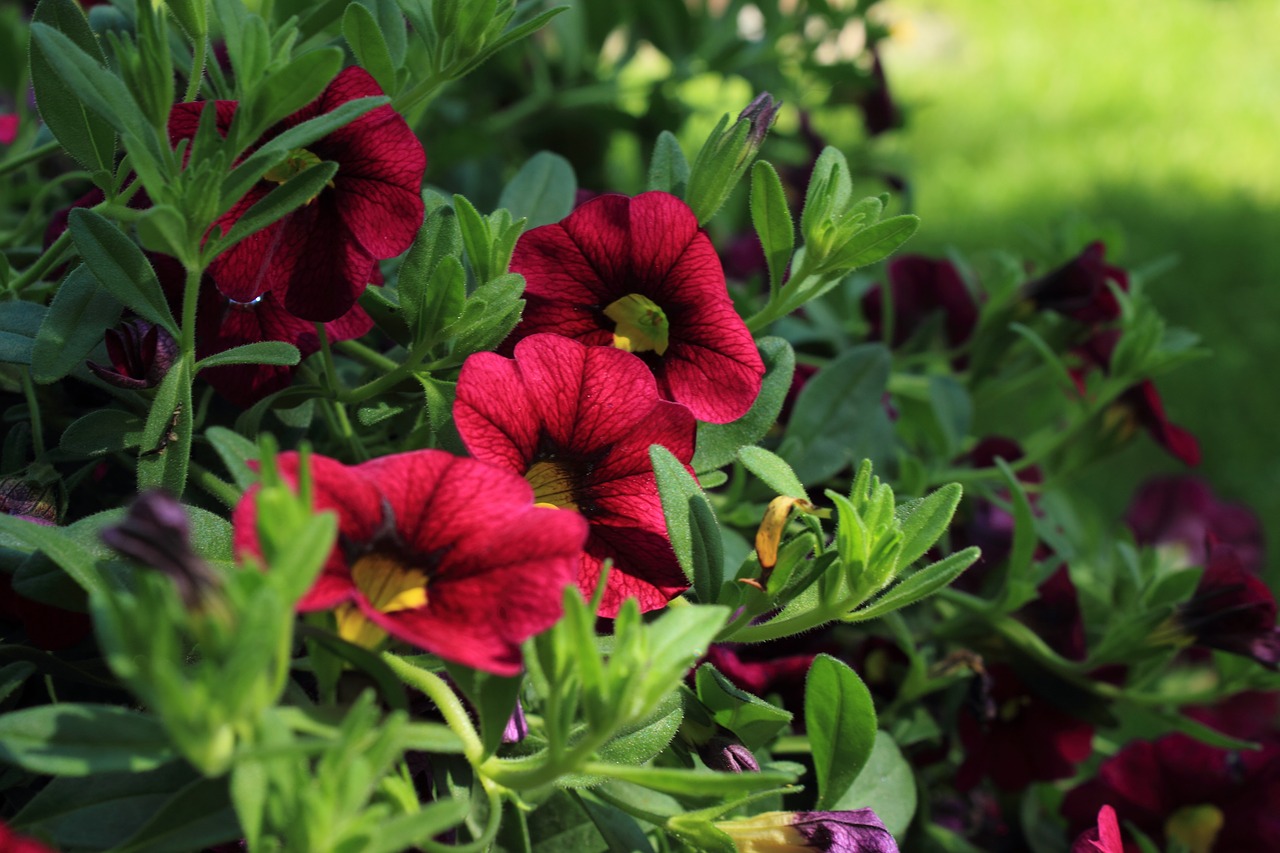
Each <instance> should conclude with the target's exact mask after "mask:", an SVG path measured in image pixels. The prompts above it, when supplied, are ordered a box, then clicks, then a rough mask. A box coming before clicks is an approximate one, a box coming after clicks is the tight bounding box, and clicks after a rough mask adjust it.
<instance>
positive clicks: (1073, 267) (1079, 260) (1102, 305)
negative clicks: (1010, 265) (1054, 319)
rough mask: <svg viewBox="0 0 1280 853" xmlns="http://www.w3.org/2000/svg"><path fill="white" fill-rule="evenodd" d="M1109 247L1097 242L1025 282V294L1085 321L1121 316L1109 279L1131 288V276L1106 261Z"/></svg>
mask: <svg viewBox="0 0 1280 853" xmlns="http://www.w3.org/2000/svg"><path fill="white" fill-rule="evenodd" d="M1106 254H1107V247H1106V246H1104V245H1103V244H1102V243H1101V242H1100V241H1096V240H1095V241H1094V242H1092V243H1090V244H1089V245H1088V246H1085V247H1084V250H1083V251H1081V252H1080V254H1079V255H1076V256H1075V257H1074V258H1072V259H1071V260H1069V261H1067V262H1066V263H1065V264H1063V265H1062V266H1060V267H1058V268H1056V269H1054V270H1051V271H1050V272H1048V273H1046V274H1045V275H1044V276H1042V277H1040V278H1038V279H1036V280H1035V281H1031V282H1028V283H1027V284H1025V285H1023V293H1024V294H1025V295H1026V297H1027V298H1028V299H1030V300H1031V301H1032V302H1033V303H1034V304H1035V306H1036V307H1037V308H1039V309H1040V310H1042V311H1056V312H1057V313H1059V314H1062V315H1064V316H1067V317H1071V318H1072V319H1074V320H1077V321H1078V322H1081V323H1086V324H1090V325H1091V324H1094V323H1105V322H1110V321H1111V320H1115V319H1116V318H1117V317H1119V316H1120V303H1119V301H1118V300H1117V299H1116V296H1115V294H1114V293H1113V292H1112V291H1111V287H1110V286H1109V285H1108V284H1107V283H1108V282H1112V283H1114V284H1115V285H1116V286H1117V287H1119V288H1120V289H1121V290H1124V291H1128V289H1129V275H1128V273H1126V272H1125V271H1124V270H1122V269H1121V268H1120V267H1116V266H1112V265H1111V264H1108V263H1107V262H1106V260H1105V259H1106Z"/></svg>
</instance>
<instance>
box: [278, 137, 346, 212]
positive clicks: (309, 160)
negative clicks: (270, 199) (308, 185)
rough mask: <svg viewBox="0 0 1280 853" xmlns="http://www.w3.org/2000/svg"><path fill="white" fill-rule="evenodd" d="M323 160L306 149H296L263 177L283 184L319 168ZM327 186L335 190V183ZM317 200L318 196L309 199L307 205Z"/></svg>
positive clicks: (329, 183)
mask: <svg viewBox="0 0 1280 853" xmlns="http://www.w3.org/2000/svg"><path fill="white" fill-rule="evenodd" d="M320 162H321V160H320V158H319V157H317V156H316V155H315V154H312V153H311V152H310V151H308V150H307V149H305V148H295V149H293V150H292V151H290V152H289V153H288V154H287V155H286V156H285V158H284V159H283V160H281V161H280V162H279V163H277V164H276V165H274V166H272V167H271V168H270V169H268V170H267V173H266V174H265V175H263V176H262V177H263V178H264V179H265V180H268V181H272V182H273V183H277V184H283V183H285V182H286V181H288V180H289V179H290V178H293V177H295V176H297V175H300V174H302V173H303V172H305V171H306V170H307V169H310V168H311V167H312V166H318V165H319V164H320ZM326 186H328V187H329V188H330V189H332V188H333V181H328V182H327V184H326ZM316 195H319V193H316ZM315 200H316V196H312V197H311V198H309V199H307V204H311V202H313V201H315Z"/></svg>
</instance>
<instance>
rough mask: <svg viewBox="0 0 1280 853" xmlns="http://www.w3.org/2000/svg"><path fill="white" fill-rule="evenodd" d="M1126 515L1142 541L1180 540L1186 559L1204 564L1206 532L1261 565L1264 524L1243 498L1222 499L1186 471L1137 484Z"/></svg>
mask: <svg viewBox="0 0 1280 853" xmlns="http://www.w3.org/2000/svg"><path fill="white" fill-rule="evenodd" d="M1125 521H1126V522H1127V523H1128V524H1129V528H1130V529H1131V530H1132V531H1133V536H1134V538H1135V539H1136V540H1137V541H1138V544H1140V545H1151V546H1176V547H1179V548H1181V549H1183V550H1184V551H1185V553H1186V564H1187V565H1192V566H1202V565H1204V564H1205V561H1206V559H1207V557H1208V555H1209V554H1208V547H1207V545H1206V544H1205V543H1206V540H1207V537H1209V536H1213V537H1214V538H1215V539H1217V540H1218V541H1220V542H1222V543H1223V544H1224V545H1230V546H1231V547H1232V549H1233V550H1234V551H1235V553H1236V556H1237V557H1238V558H1239V559H1240V562H1241V563H1242V564H1243V565H1244V566H1245V568H1247V569H1248V570H1249V571H1251V572H1254V573H1255V574H1256V573H1259V572H1261V571H1262V565H1263V555H1262V524H1261V522H1260V521H1259V520H1258V516H1257V514H1256V513H1254V511H1253V510H1251V509H1249V507H1247V506H1244V505H1243V504H1234V503H1228V502H1227V501H1223V500H1219V498H1218V496H1217V495H1215V494H1214V492H1213V487H1212V486H1210V485H1209V483H1208V482H1206V481H1205V480H1202V479H1200V478H1199V477H1193V476H1190V475H1186V474H1175V475H1172V476H1165V477H1156V478H1154V479H1151V480H1148V481H1147V482H1146V483H1144V484H1143V485H1142V487H1141V488H1140V489H1139V490H1138V493H1137V494H1136V495H1135V496H1134V498H1133V501H1132V502H1131V503H1130V504H1129V510H1128V512H1126V513H1125Z"/></svg>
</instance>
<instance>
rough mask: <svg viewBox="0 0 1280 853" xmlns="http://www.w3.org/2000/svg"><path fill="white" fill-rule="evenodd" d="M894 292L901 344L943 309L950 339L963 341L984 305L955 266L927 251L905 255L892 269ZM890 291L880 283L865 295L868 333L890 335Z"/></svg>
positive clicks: (895, 324) (896, 341)
mask: <svg viewBox="0 0 1280 853" xmlns="http://www.w3.org/2000/svg"><path fill="white" fill-rule="evenodd" d="M886 274H887V277H888V279H889V288H890V291H891V293H892V294H893V340H891V341H890V342H889V346H891V347H893V348H895V349H896V348H898V347H900V346H902V345H903V344H905V343H906V342H907V341H908V340H910V339H911V337H912V336H913V335H915V333H916V332H917V331H919V330H920V328H921V327H923V326H924V325H925V324H926V323H927V322H928V321H929V320H930V318H932V317H933V316H934V315H937V314H941V316H942V324H943V327H944V328H945V330H946V335H947V343H948V344H949V345H950V346H953V347H955V346H959V345H960V344H962V343H964V342H965V341H967V340H968V339H969V336H970V335H972V334H973V328H974V326H976V325H977V323H978V306H977V303H975V302H974V301H973V296H972V295H971V294H970V293H969V288H968V287H966V286H965V283H964V279H962V278H961V277H960V272H959V271H958V270H957V269H956V268H955V265H954V264H952V263H951V262H950V261H947V260H934V259H933V258H926V257H925V256H923V255H902V256H901V257H897V258H894V259H893V260H891V261H889V264H888V267H887V269H886ZM883 304H884V292H883V290H882V289H881V287H880V286H879V285H877V286H875V287H873V288H871V289H870V290H868V291H867V292H866V294H864V295H863V297H862V316H863V317H865V318H866V319H867V322H868V323H870V324H871V330H870V332H869V333H868V335H867V336H868V337H869V338H870V339H871V340H877V341H878V340H883V339H884V316H883V313H884V312H883Z"/></svg>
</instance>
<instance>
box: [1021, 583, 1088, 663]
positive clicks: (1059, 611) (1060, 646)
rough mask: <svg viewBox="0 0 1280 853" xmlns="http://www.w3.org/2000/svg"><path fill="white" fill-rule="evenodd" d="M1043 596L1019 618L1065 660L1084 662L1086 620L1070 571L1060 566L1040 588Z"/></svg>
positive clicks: (1025, 609) (1022, 610)
mask: <svg viewBox="0 0 1280 853" xmlns="http://www.w3.org/2000/svg"><path fill="white" fill-rule="evenodd" d="M1038 592H1039V596H1038V597H1037V598H1035V599H1033V600H1031V601H1029V602H1027V603H1026V604H1025V605H1023V606H1022V609H1020V610H1019V611H1018V612H1017V613H1016V614H1015V615H1016V616H1017V617H1018V619H1019V620H1020V621H1021V622H1023V623H1024V624H1025V625H1026V626H1027V627H1029V628H1031V630H1033V631H1035V632H1036V634H1037V635H1039V637H1040V639H1042V640H1044V641H1045V642H1046V643H1048V644H1049V647H1050V648H1051V649H1053V650H1054V651H1055V652H1057V653H1058V654H1060V655H1062V656H1063V657H1066V658H1070V659H1072V660H1084V658H1085V653H1086V649H1085V640H1084V620H1083V619H1082V618H1081V615H1080V597H1079V595H1078V594H1077V593H1076V585H1075V584H1074V583H1072V581H1071V573H1070V572H1069V571H1068V570H1067V567H1066V566H1065V565H1064V566H1059V567H1058V569H1057V571H1055V572H1054V573H1053V574H1051V575H1049V577H1048V578H1046V579H1045V581H1044V583H1042V584H1040V588H1039V590H1038Z"/></svg>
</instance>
